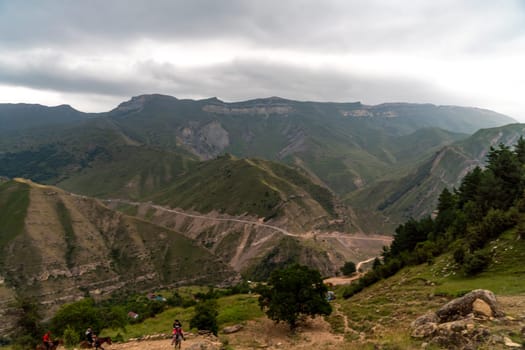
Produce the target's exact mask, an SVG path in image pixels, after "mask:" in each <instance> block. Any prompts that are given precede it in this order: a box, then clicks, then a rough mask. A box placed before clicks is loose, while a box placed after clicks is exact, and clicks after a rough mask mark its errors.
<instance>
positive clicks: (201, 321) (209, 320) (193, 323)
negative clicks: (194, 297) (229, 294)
mask: <svg viewBox="0 0 525 350" xmlns="http://www.w3.org/2000/svg"><path fill="white" fill-rule="evenodd" d="M218 308H219V307H218V305H217V300H215V299H208V300H206V301H201V302H199V303H198V304H197V305H195V314H194V315H193V317H192V319H191V320H190V327H191V328H197V329H199V330H207V331H211V332H212V333H213V334H215V335H217V331H218V330H219V326H218V325H217V316H218V315H219V312H218V311H217V309H218Z"/></svg>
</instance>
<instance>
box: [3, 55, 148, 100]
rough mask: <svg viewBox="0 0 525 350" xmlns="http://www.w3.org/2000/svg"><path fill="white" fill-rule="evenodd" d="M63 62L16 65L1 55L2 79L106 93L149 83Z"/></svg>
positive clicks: (124, 92) (70, 90)
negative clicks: (70, 65)
mask: <svg viewBox="0 0 525 350" xmlns="http://www.w3.org/2000/svg"><path fill="white" fill-rule="evenodd" d="M60 63H61V62H60V60H45V59H40V60H35V61H32V62H28V63H25V64H24V63H22V64H16V65H13V64H10V63H9V62H5V61H2V60H1V59H0V82H1V83H3V84H5V85H13V86H24V87H29V88H33V89H43V90H54V91H58V92H65V93H80V92H84V93H96V94H107V95H129V94H133V93H136V92H137V91H144V90H145V89H147V88H148V87H149V85H148V84H147V83H144V84H141V80H140V79H134V78H133V77H132V76H129V77H114V76H110V75H108V74H104V72H99V73H98V74H94V73H93V72H86V71H84V70H83V69H82V68H69V67H67V66H65V65H61V64H60Z"/></svg>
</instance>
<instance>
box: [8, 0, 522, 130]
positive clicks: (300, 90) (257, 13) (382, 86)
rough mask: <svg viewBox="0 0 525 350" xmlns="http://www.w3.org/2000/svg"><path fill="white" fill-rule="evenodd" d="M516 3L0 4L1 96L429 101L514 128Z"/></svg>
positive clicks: (98, 103)
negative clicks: (480, 110)
mask: <svg viewBox="0 0 525 350" xmlns="http://www.w3.org/2000/svg"><path fill="white" fill-rule="evenodd" d="M523 23H525V7H524V5H523V2H522V1H519V0H516V1H513V0H508V1H505V2H500V1H488V0H485V1H483V0H478V1H473V0H472V1H469V0H464V1H456V0H443V1H439V2H431V1H423V0H416V1H410V2H407V1H400V0H381V1H380V0H369V1H366V2H363V1H356V0H347V1H345V0H333V1H332V0H331V1H311V0H288V1H268V0H267V1H265V2H262V1H241V0H231V1H213V0H192V1H189V0H188V1H172V0H169V1H168V0H166V1H160V0H157V1H154V2H151V1H145V0H144V1H129V0H128V1H123V0H113V1H100V0H92V1H84V2H73V1H66V0H62V1H58V0H56V1H46V2H41V1H36V0H35V1H23V2H22V1H10V2H8V1H0V96H2V97H0V99H1V101H4V102H18V101H25V102H38V103H42V104H54V103H70V104H72V105H74V106H75V107H77V108H79V109H84V110H89V111H101V110H108V109H110V108H112V107H113V106H114V105H116V104H117V103H118V102H120V101H122V100H124V99H127V98H129V97H130V96H132V95H138V94H142V93H152V92H158V93H164V94H171V95H174V96H177V97H190V98H204V97H209V96H218V97H220V98H222V99H225V100H242V99H248V98H255V97H265V96H275V95H278V96H282V97H286V98H293V99H302V100H304V99H308V100H320V101H326V100H332V101H355V100H360V101H363V102H365V103H380V102H387V101H408V102H431V103H436V104H460V105H476V106H480V107H485V108H490V109H494V110H497V111H499V112H503V113H508V114H510V115H512V116H514V117H515V118H518V119H519V118H522V119H524V120H525V102H522V100H523V98H522V96H521V92H522V91H524V90H525V69H523V68H522V62H524V61H525V26H524V25H523Z"/></svg>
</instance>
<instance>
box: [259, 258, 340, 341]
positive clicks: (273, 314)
mask: <svg viewBox="0 0 525 350" xmlns="http://www.w3.org/2000/svg"><path fill="white" fill-rule="evenodd" d="M327 291H328V288H327V287H326V286H325V285H324V284H323V280H322V279H321V275H320V274H319V271H316V270H312V269H310V268H308V267H307V266H301V265H297V264H296V265H292V266H290V267H288V268H285V269H282V270H275V271H273V272H272V274H271V275H270V279H269V280H268V283H267V284H266V285H261V286H259V287H258V288H257V292H258V293H259V294H260V297H259V306H260V307H261V310H266V315H268V317H269V318H270V319H272V320H274V321H275V322H281V321H284V322H286V323H288V325H289V326H290V329H291V330H292V331H293V330H294V329H295V328H296V327H297V322H298V320H299V319H300V318H301V317H302V316H311V317H315V316H316V315H329V314H330V313H331V312H332V307H331V306H330V304H329V303H328V301H327V300H326V293H327Z"/></svg>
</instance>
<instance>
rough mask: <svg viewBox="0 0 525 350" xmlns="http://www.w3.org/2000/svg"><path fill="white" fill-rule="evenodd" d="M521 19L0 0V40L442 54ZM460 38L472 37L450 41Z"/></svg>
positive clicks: (334, 5)
mask: <svg viewBox="0 0 525 350" xmlns="http://www.w3.org/2000/svg"><path fill="white" fill-rule="evenodd" d="M524 14H525V11H524V10H523V7H522V5H520V1H519V0H509V1H507V2H505V3H504V4H502V3H501V2H494V1H490V0H478V1H474V0H465V1H455V0H443V1H438V2H431V1H416V2H411V3H410V5H409V6H408V5H407V3H406V1H402V0H389V1H384V0H368V1H366V3H365V2H362V1H357V0H348V1H342V0H331V1H328V0H327V1H314V0H288V1H279V0H267V1H264V2H263V1H243V0H228V1H215V0H187V1H173V0H156V1H154V2H151V1H146V0H144V1H137V0H127V1H124V0H113V1H104V0H91V1H66V0H54V1H53V0H50V1H45V2H43V1H37V0H33V1H11V2H7V1H6V2H1V3H0V43H2V44H1V45H4V46H10V47H24V46H25V45H42V46H46V45H47V46H51V47H54V46H60V45H67V46H70V47H74V46H80V47H86V48H88V47H92V48H93V49H94V50H96V48H97V46H98V47H103V49H106V48H107V47H111V46H112V45H113V46H114V45H125V44H126V43H130V42H133V41H136V40H138V39H145V38H150V39H155V40H160V41H170V40H171V41H181V40H182V41H200V40H224V39H230V40H240V41H243V42H246V43H248V44H253V45H265V46H269V47H287V48H290V47H301V48H302V49H311V50H334V51H342V50H345V51H348V50H385V49H387V50H396V49H400V48H405V49H413V48H415V47H418V46H421V47H423V48H436V47H442V48H443V49H444V50H446V49H447V48H451V47H453V46H454V45H466V46H467V47H469V46H472V47H476V46H478V45H483V46H484V47H486V46H487V45H491V44H494V43H499V42H501V41H505V40H512V39H514V36H515V35H523V33H524V30H523V26H522V23H523V22H524V20H525V16H524ZM459 32H461V33H467V34H468V33H470V34H471V35H470V36H469V35H467V36H465V37H464V38H463V39H461V40H460V42H458V43H456V40H457V35H455V34H457V33H459ZM478 32H479V35H478V34H476V33H478ZM464 40H466V42H464Z"/></svg>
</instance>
